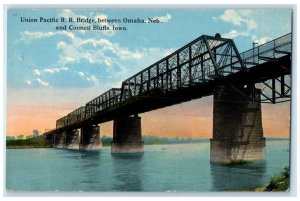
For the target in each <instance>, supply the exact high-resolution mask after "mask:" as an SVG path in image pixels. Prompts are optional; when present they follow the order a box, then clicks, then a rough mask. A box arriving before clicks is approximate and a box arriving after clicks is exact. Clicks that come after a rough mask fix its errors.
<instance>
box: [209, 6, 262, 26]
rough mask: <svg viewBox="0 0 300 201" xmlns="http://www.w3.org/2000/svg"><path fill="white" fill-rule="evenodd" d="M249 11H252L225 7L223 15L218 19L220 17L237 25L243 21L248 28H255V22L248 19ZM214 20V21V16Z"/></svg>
mask: <svg viewBox="0 0 300 201" xmlns="http://www.w3.org/2000/svg"><path fill="white" fill-rule="evenodd" d="M251 13H252V11H251V10H247V9H242V10H234V9H227V10H225V11H224V13H223V15H221V16H220V17H219V19H221V20H222V21H224V22H228V23H232V24H234V25H237V26H239V25H241V24H242V23H244V24H246V26H247V28H248V30H253V29H256V28H257V23H256V22H255V21H254V20H253V19H249V18H250V14H251ZM213 19H214V18H213ZM214 20H215V21H216V18H215V19H214Z"/></svg>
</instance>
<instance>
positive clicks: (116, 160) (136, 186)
mask: <svg viewBox="0 0 300 201" xmlns="http://www.w3.org/2000/svg"><path fill="white" fill-rule="evenodd" d="M143 156H144V155H143V153H138V154H112V159H113V172H114V173H113V175H114V178H113V184H112V185H113V189H114V190H115V191H143V186H142V178H141V176H142V175H143Z"/></svg>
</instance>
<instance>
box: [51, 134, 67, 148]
mask: <svg viewBox="0 0 300 201" xmlns="http://www.w3.org/2000/svg"><path fill="white" fill-rule="evenodd" d="M54 135H55V139H54V148H58V149H65V148H66V137H67V133H66V131H64V132H62V133H55V134H54Z"/></svg>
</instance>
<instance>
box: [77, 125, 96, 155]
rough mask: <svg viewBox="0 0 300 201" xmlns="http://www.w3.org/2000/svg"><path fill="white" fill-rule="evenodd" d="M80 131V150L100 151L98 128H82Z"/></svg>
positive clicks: (94, 126) (92, 126)
mask: <svg viewBox="0 0 300 201" xmlns="http://www.w3.org/2000/svg"><path fill="white" fill-rule="evenodd" d="M80 130H81V133H80V145H79V149H80V150H95V151H96V150H101V148H102V142H101V139H100V126H98V125H90V126H84V127H82V128H81V129H80Z"/></svg>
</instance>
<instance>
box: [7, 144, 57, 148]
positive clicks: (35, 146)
mask: <svg viewBox="0 0 300 201" xmlns="http://www.w3.org/2000/svg"><path fill="white" fill-rule="evenodd" d="M34 148H52V146H38V145H32V146H30V145H28V146H6V149H34Z"/></svg>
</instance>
